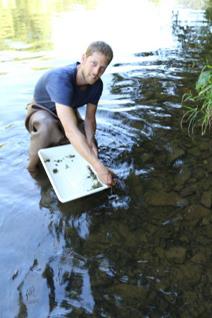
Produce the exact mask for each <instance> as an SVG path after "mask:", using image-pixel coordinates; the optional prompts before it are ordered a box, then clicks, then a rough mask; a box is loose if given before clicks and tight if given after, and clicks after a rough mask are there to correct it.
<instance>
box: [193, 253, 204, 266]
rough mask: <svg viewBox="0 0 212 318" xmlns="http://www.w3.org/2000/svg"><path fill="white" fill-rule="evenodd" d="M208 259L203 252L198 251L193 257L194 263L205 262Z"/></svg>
mask: <svg viewBox="0 0 212 318" xmlns="http://www.w3.org/2000/svg"><path fill="white" fill-rule="evenodd" d="M206 260H207V258H206V256H205V255H204V254H203V253H197V254H195V255H194V256H193V257H192V258H191V261H192V263H196V264H204V263H205V262H206Z"/></svg>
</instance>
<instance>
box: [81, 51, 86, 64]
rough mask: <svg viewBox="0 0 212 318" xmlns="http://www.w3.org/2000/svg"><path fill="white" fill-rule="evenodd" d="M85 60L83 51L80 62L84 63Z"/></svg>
mask: <svg viewBox="0 0 212 318" xmlns="http://www.w3.org/2000/svg"><path fill="white" fill-rule="evenodd" d="M85 60H86V54H85V53H84V54H83V55H82V58H81V63H84V62H85Z"/></svg>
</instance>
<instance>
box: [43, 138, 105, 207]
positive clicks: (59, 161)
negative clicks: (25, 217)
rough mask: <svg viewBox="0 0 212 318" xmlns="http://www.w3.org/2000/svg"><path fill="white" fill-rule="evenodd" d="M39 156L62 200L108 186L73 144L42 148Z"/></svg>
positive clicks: (81, 195) (88, 193) (76, 197)
mask: <svg viewBox="0 0 212 318" xmlns="http://www.w3.org/2000/svg"><path fill="white" fill-rule="evenodd" d="M38 155H39V158H40V160H41V162H42V164H43V166H44V169H45V171H46V173H47V175H48V177H49V180H50V182H51V184H52V186H53V188H54V191H55V193H56V195H57V197H58V199H59V200H60V201H61V202H63V203H64V202H68V201H71V200H75V199H78V198H81V197H83V196H86V195H90V194H93V193H96V192H98V191H102V190H105V189H107V188H108V186H107V185H105V184H103V183H102V182H101V181H100V180H99V179H98V178H97V176H96V173H95V172H94V171H93V170H92V168H91V166H90V165H89V164H88V162H87V161H86V160H84V159H83V158H82V157H81V156H80V155H79V154H78V152H77V151H76V150H75V149H74V148H73V146H72V145H70V144H68V145H63V146H57V147H51V148H45V149H40V150H39V152H38Z"/></svg>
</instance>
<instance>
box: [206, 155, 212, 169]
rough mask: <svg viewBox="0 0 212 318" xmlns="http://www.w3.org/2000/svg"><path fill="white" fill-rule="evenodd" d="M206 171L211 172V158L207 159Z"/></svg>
mask: <svg viewBox="0 0 212 318" xmlns="http://www.w3.org/2000/svg"><path fill="white" fill-rule="evenodd" d="M207 170H208V172H212V158H210V159H208V164H207Z"/></svg>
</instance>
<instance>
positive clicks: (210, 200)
mask: <svg viewBox="0 0 212 318" xmlns="http://www.w3.org/2000/svg"><path fill="white" fill-rule="evenodd" d="M201 203H202V205H204V206H205V207H206V208H210V207H211V205H212V193H211V192H210V191H205V192H203V193H202V197H201Z"/></svg>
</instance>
